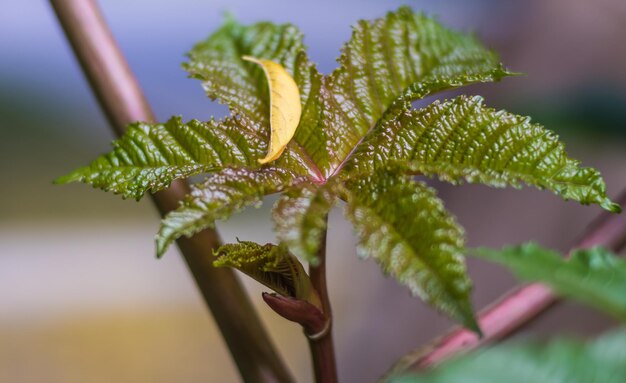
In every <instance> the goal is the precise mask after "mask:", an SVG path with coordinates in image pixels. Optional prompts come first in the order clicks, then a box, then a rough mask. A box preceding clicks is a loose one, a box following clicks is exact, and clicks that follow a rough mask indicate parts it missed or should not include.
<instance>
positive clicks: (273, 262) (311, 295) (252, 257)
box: [213, 241, 322, 309]
mask: <svg viewBox="0 0 626 383" xmlns="http://www.w3.org/2000/svg"><path fill="white" fill-rule="evenodd" d="M215 254H216V256H217V257H218V258H217V260H216V261H214V262H213V264H214V265H215V266H216V267H234V268H236V269H237V270H239V271H241V272H242V273H244V274H246V275H248V276H249V277H251V278H252V279H254V280H256V281H257V282H259V283H262V284H264V285H265V286H267V287H269V288H270V289H272V290H274V291H275V292H277V293H279V294H281V295H284V296H288V297H294V298H298V299H302V300H305V301H307V302H309V303H311V304H313V305H314V306H315V307H317V308H318V309H321V307H322V305H321V302H320V299H319V296H318V295H317V292H316V291H315V289H313V286H312V285H311V280H310V279H309V276H308V274H307V273H306V272H305V271H304V268H303V267H302V264H301V263H300V261H298V258H296V257H294V256H293V255H291V254H289V251H288V250H287V248H285V247H284V246H276V245H273V244H271V243H267V244H265V245H259V244H258V243H254V242H249V241H240V242H239V243H231V244H227V245H224V246H222V247H220V248H219V249H217V251H216V252H215Z"/></svg>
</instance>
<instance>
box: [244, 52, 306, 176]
mask: <svg viewBox="0 0 626 383" xmlns="http://www.w3.org/2000/svg"><path fill="white" fill-rule="evenodd" d="M242 58H243V59H244V60H247V61H250V62H253V63H255V64H258V65H260V66H261V67H262V68H263V72H265V76H266V77H267V82H268V84H269V90H270V126H271V128H272V133H271V137H270V145H269V150H268V152H267V155H266V156H265V158H262V159H259V163H260V164H266V163H268V162H272V161H275V160H276V159H277V158H278V157H280V155H281V154H282V153H283V150H285V147H287V144H288V143H289V141H291V138H292V137H293V135H294V134H295V132H296V128H297V127H298V124H299V123H300V115H301V114H302V106H301V105H300V92H299V91H298V85H297V84H296V82H295V81H294V80H293V78H292V77H291V76H290V75H289V73H287V71H286V70H285V68H283V66H282V65H280V64H277V63H275V62H273V61H271V60H261V59H257V58H255V57H251V56H243V57H242Z"/></svg>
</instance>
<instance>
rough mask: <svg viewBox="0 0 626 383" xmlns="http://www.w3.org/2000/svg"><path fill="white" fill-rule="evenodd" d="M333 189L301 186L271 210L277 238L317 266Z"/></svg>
mask: <svg viewBox="0 0 626 383" xmlns="http://www.w3.org/2000/svg"><path fill="white" fill-rule="evenodd" d="M336 198H337V195H336V185H335V184H334V183H329V184H326V185H322V186H313V185H305V184H303V185H300V187H298V188H295V189H293V190H290V191H289V192H287V193H285V194H284V195H283V196H282V197H281V198H280V199H279V200H278V201H277V202H276V205H275V206H274V210H273V211H272V216H273V219H274V228H275V231H276V236H277V237H278V240H279V241H281V243H283V244H285V245H287V246H288V247H289V250H290V251H291V252H292V253H293V254H295V255H296V256H298V257H300V258H301V259H303V260H305V261H307V262H309V263H312V264H314V265H315V264H317V263H318V259H317V253H318V251H319V249H320V246H322V241H323V237H324V235H325V231H326V226H327V216H328V212H329V211H330V209H331V208H332V206H333V203H334V201H335V199H336Z"/></svg>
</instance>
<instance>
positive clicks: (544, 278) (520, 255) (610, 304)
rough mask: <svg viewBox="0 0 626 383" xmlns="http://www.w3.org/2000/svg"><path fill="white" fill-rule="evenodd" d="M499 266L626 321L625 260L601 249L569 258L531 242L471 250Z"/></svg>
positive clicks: (587, 251) (575, 252)
mask: <svg viewBox="0 0 626 383" xmlns="http://www.w3.org/2000/svg"><path fill="white" fill-rule="evenodd" d="M471 254H473V255H477V256H479V257H481V258H484V259H487V260H489V261H493V262H497V263H500V264H502V265H504V266H506V267H507V268H508V269H510V270H511V271H513V273H514V274H515V275H517V276H518V277H520V278H522V279H524V280H527V281H533V282H542V283H545V284H547V285H549V286H550V287H551V288H553V289H554V290H556V291H557V292H558V293H559V294H562V295H564V296H567V297H570V298H573V299H576V300H579V301H581V302H584V303H586V304H588V305H590V306H593V307H596V308H597V309H599V310H602V311H605V312H607V313H609V314H612V315H614V316H615V317H617V318H619V319H620V320H622V321H626V261H625V260H623V259H619V258H617V257H616V256H615V255H613V254H611V253H610V252H609V251H607V250H604V249H602V248H593V249H588V250H576V251H574V252H573V253H572V255H571V257H570V258H569V259H565V258H563V257H561V255H560V254H559V253H557V252H555V251H552V250H547V249H544V248H542V247H541V246H539V245H537V244H534V243H529V244H525V245H521V246H509V247H505V248H503V249H502V250H492V249H486V248H480V249H475V250H471Z"/></svg>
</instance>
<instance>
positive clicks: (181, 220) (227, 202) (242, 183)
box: [156, 167, 297, 256]
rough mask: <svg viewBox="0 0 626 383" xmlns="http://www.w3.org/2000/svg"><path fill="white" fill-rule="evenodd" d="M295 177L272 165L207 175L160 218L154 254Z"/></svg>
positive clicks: (288, 182)
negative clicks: (176, 207) (178, 204)
mask: <svg viewBox="0 0 626 383" xmlns="http://www.w3.org/2000/svg"><path fill="white" fill-rule="evenodd" d="M296 180H297V176H296V175H295V174H294V173H292V172H289V171H286V170H283V169H280V168H273V167H265V168H263V169H259V170H248V169H224V170H222V171H220V172H219V173H214V174H211V175H209V176H208V177H207V179H206V180H205V181H204V182H203V183H201V184H196V185H193V186H192V190H191V193H190V194H189V195H188V196H187V198H186V199H185V200H184V201H183V204H182V205H181V206H180V207H179V208H178V209H176V210H174V211H172V212H170V213H169V214H167V215H166V216H165V218H163V220H162V222H161V228H160V230H159V233H158V234H157V238H156V242H157V255H158V256H161V255H162V254H163V253H164V252H165V250H167V247H168V246H169V245H170V244H171V243H172V242H173V241H174V240H176V239H177V238H178V237H181V236H183V235H186V236H191V235H193V234H195V233H197V232H199V231H201V230H203V229H206V228H208V227H214V225H215V221H216V220H223V219H227V218H228V217H230V216H231V215H232V214H233V213H236V212H238V211H240V210H242V209H243V208H245V207H246V206H249V205H255V204H260V203H261V201H262V199H263V197H264V196H265V195H267V194H271V193H276V192H279V191H281V190H283V189H285V188H287V187H289V186H290V185H291V184H292V183H293V182H295V181H296Z"/></svg>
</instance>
